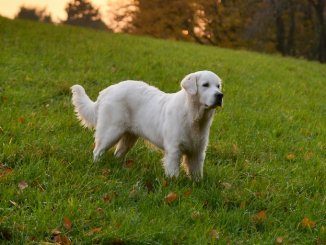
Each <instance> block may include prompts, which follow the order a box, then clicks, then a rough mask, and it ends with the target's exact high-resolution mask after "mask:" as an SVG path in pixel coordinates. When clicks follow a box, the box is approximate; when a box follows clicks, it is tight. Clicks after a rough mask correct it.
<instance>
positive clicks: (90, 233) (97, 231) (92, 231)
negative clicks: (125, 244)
mask: <svg viewBox="0 0 326 245" xmlns="http://www.w3.org/2000/svg"><path fill="white" fill-rule="evenodd" d="M101 230H102V227H95V228H92V229H91V230H90V231H89V232H87V233H86V236H92V235H94V234H95V233H99V232H101Z"/></svg>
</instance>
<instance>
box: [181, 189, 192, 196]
mask: <svg viewBox="0 0 326 245" xmlns="http://www.w3.org/2000/svg"><path fill="white" fill-rule="evenodd" d="M191 193H192V190H191V189H188V190H186V191H185V192H184V193H183V195H184V196H185V197H189V196H190V194H191Z"/></svg>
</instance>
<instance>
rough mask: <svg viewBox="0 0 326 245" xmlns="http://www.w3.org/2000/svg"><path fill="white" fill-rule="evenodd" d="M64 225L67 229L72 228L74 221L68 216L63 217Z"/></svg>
mask: <svg viewBox="0 0 326 245" xmlns="http://www.w3.org/2000/svg"><path fill="white" fill-rule="evenodd" d="M63 226H64V227H65V228H66V229H67V230H71V227H72V222H71V220H70V219H69V218H68V217H66V216H65V217H63Z"/></svg>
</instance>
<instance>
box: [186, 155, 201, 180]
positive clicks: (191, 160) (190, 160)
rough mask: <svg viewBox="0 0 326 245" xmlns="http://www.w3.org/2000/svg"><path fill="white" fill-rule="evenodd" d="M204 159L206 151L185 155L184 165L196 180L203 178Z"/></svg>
mask: <svg viewBox="0 0 326 245" xmlns="http://www.w3.org/2000/svg"><path fill="white" fill-rule="evenodd" d="M204 160H205V152H199V153H197V154H194V155H184V156H183V165H184V167H185V169H186V172H187V174H188V175H189V176H190V177H191V178H192V179H194V180H195V181H199V180H200V179H201V178H203V169H204Z"/></svg>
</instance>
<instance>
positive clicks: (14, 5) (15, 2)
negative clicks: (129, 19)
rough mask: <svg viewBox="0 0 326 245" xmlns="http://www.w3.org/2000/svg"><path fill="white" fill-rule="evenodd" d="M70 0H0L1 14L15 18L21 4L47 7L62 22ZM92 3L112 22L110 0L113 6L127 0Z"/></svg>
mask: <svg viewBox="0 0 326 245" xmlns="http://www.w3.org/2000/svg"><path fill="white" fill-rule="evenodd" d="M68 2H69V0H0V15H2V16H5V17H8V18H11V19H13V18H14V17H15V16H16V14H17V13H18V11H19V9H20V7H21V6H25V7H35V8H39V9H43V8H45V9H46V10H47V11H48V13H50V14H51V17H52V19H53V21H54V22H60V21H61V20H65V19H66V18H67V14H66V12H65V7H66V5H67V3H68ZM90 2H92V4H93V5H94V6H95V7H97V8H99V10H100V13H101V15H102V19H103V21H104V22H105V23H106V24H108V25H110V24H112V23H111V22H112V21H113V20H112V16H111V15H110V14H109V6H108V3H109V2H110V6H111V7H116V8H118V7H119V5H121V4H124V3H125V2H126V1H119V0H91V1H90Z"/></svg>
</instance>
